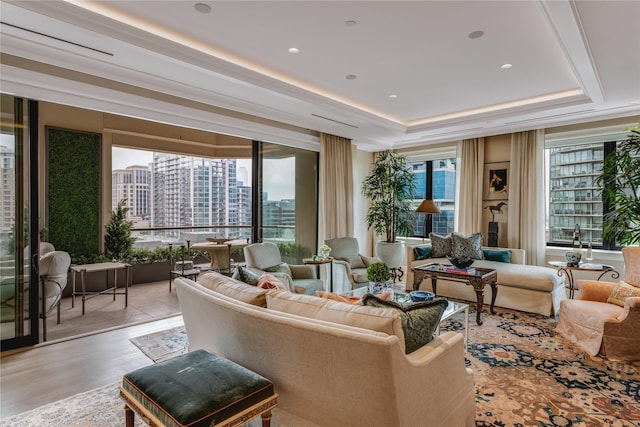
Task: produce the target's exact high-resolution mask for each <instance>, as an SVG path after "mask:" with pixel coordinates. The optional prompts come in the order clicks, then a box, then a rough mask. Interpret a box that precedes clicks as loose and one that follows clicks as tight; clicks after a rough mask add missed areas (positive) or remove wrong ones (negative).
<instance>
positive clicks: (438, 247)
mask: <svg viewBox="0 0 640 427" xmlns="http://www.w3.org/2000/svg"><path fill="white" fill-rule="evenodd" d="M429 239H431V257H432V258H442V257H447V256H449V255H451V235H450V234H447V235H446V236H441V235H439V234H436V233H429Z"/></svg>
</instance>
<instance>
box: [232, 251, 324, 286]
mask: <svg viewBox="0 0 640 427" xmlns="http://www.w3.org/2000/svg"><path fill="white" fill-rule="evenodd" d="M243 250H244V258H245V262H246V263H247V269H249V270H250V271H252V272H254V273H256V274H259V275H261V274H263V273H265V272H268V273H270V274H272V275H274V276H275V277H276V278H278V280H280V281H281V282H282V283H284V284H285V285H287V287H288V288H289V290H290V291H291V292H296V293H299V294H309V295H315V294H316V291H322V290H323V289H324V284H323V282H322V280H321V279H318V277H317V275H316V269H315V267H314V266H313V265H294V264H287V263H284V262H282V258H281V257H280V250H279V249H278V247H277V246H276V245H275V244H273V243H271V242H264V243H253V244H251V245H248V246H245V247H244V249H243Z"/></svg>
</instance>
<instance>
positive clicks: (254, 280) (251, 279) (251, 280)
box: [231, 266, 260, 286]
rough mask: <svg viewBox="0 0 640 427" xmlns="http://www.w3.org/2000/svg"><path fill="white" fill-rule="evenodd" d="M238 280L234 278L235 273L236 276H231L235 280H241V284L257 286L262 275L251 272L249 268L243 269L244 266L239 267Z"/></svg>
mask: <svg viewBox="0 0 640 427" xmlns="http://www.w3.org/2000/svg"><path fill="white" fill-rule="evenodd" d="M236 270H237V272H238V274H237V276H238V277H237V278H235V277H234V276H235V275H236V274H235V273H234V276H231V278H235V279H236V280H240V281H241V282H244V283H246V284H247V285H252V286H256V285H257V284H258V280H260V274H258V273H254V272H253V271H251V270H249V269H248V268H245V267H242V266H238V267H237V269H236Z"/></svg>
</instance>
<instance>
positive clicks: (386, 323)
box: [267, 291, 404, 349]
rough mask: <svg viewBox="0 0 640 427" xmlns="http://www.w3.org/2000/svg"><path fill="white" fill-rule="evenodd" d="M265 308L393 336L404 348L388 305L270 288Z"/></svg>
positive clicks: (398, 322) (396, 317)
mask: <svg viewBox="0 0 640 427" xmlns="http://www.w3.org/2000/svg"><path fill="white" fill-rule="evenodd" d="M267 308H268V309H270V310H276V311H282V312H285V313H289V314H295V315H298V316H303V317H307V318H311V319H318V320H325V321H329V322H333V323H339V324H341V325H347V326H355V327H358V328H363V329H368V330H371V331H376V332H384V333H386V334H387V335H395V336H397V337H398V339H399V340H400V344H401V347H402V348H403V349H404V333H403V329H402V322H401V320H400V316H399V314H398V313H396V312H395V311H394V310H391V309H389V308H378V307H364V306H362V305H354V304H347V303H345V302H340V301H332V300H329V299H326V298H318V297H315V296H312V295H303V294H292V293H288V292H281V291H270V292H269V293H268V294H267Z"/></svg>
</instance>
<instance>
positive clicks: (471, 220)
mask: <svg viewBox="0 0 640 427" xmlns="http://www.w3.org/2000/svg"><path fill="white" fill-rule="evenodd" d="M457 169H458V171H459V172H458V179H459V181H458V183H459V184H458V187H457V189H458V191H457V192H458V197H457V200H458V205H457V206H456V213H457V215H456V218H457V221H456V222H457V225H456V230H457V231H458V232H460V233H463V234H471V233H478V232H480V231H481V230H482V182H483V181H482V178H483V176H482V175H483V173H484V172H483V170H484V138H473V139H465V140H463V141H461V142H459V143H458V165H457Z"/></svg>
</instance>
